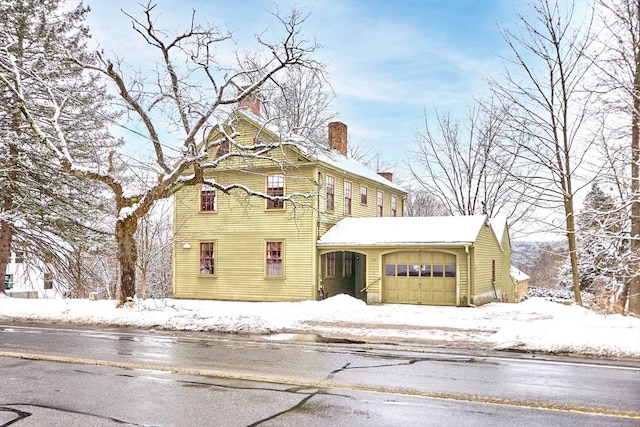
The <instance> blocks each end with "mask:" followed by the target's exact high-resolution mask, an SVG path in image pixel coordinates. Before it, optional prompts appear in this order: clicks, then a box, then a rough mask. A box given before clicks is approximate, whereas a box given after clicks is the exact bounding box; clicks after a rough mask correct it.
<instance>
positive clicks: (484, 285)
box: [317, 215, 513, 306]
mask: <svg viewBox="0 0 640 427" xmlns="http://www.w3.org/2000/svg"><path fill="white" fill-rule="evenodd" d="M497 224H499V223H498V222H497V221H496V220H489V218H488V217H487V216H486V215H474V216H449V217H422V218H420V217H403V218H393V217H391V218H389V217H383V218H380V217H376V218H345V219H342V220H340V221H339V222H338V223H337V224H335V225H334V226H333V227H332V228H331V229H329V230H328V231H327V232H326V233H325V234H324V235H323V236H322V237H321V238H320V239H319V240H318V242H317V247H318V254H319V256H323V255H324V254H326V253H328V252H331V251H352V252H357V253H359V254H362V255H364V256H366V259H367V263H366V272H365V277H364V281H363V282H364V288H363V289H364V292H365V293H366V299H367V302H368V303H370V304H376V303H393V304H429V305H450V306H469V305H481V304H485V303H487V302H491V301H499V300H501V297H502V296H503V295H504V294H505V292H510V288H509V286H510V285H511V287H513V286H512V283H511V281H510V280H509V278H508V277H505V275H504V274H503V270H504V269H503V268H502V266H503V265H504V263H507V265H509V264H508V263H510V257H511V253H510V245H509V244H508V233H507V232H506V228H505V225H504V224H502V225H499V226H498V225H497ZM494 227H495V228H494ZM505 242H506V243H505ZM319 286H322V283H320V284H319Z"/></svg>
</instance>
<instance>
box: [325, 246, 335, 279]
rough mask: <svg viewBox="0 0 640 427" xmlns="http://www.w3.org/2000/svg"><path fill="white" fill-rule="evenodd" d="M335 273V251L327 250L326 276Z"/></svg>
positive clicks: (332, 275)
mask: <svg viewBox="0 0 640 427" xmlns="http://www.w3.org/2000/svg"><path fill="white" fill-rule="evenodd" d="M335 275H336V253H335V252H329V253H328V254H327V277H335Z"/></svg>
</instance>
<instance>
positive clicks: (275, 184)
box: [267, 173, 284, 209]
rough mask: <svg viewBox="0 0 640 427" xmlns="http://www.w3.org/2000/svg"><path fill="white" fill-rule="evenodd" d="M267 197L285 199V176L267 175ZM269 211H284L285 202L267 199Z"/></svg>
mask: <svg viewBox="0 0 640 427" xmlns="http://www.w3.org/2000/svg"><path fill="white" fill-rule="evenodd" d="M267 196H272V197H284V175H283V174H281V173H279V174H275V175H267ZM267 209H284V200H282V199H276V200H271V199H267Z"/></svg>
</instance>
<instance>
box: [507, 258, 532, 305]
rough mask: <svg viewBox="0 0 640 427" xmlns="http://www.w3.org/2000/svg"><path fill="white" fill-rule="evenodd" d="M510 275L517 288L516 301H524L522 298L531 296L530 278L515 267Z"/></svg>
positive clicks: (512, 267)
mask: <svg viewBox="0 0 640 427" xmlns="http://www.w3.org/2000/svg"><path fill="white" fill-rule="evenodd" d="M509 273H510V275H511V280H512V281H513V284H514V286H515V293H516V301H522V298H523V297H524V296H526V295H528V294H529V279H530V277H529V276H528V275H527V274H525V273H523V272H522V271H520V270H519V269H518V268H517V267H515V266H513V265H512V266H511V269H510V271H509Z"/></svg>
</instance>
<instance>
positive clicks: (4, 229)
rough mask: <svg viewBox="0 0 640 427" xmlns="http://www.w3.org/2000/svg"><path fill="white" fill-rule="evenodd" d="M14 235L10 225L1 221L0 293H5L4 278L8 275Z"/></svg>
mask: <svg viewBox="0 0 640 427" xmlns="http://www.w3.org/2000/svg"><path fill="white" fill-rule="evenodd" d="M12 235H13V232H12V230H11V227H9V224H8V223H7V222H5V221H0V293H4V277H5V275H6V274H7V265H8V264H9V255H10V253H11V239H12V237H13V236H12Z"/></svg>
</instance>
